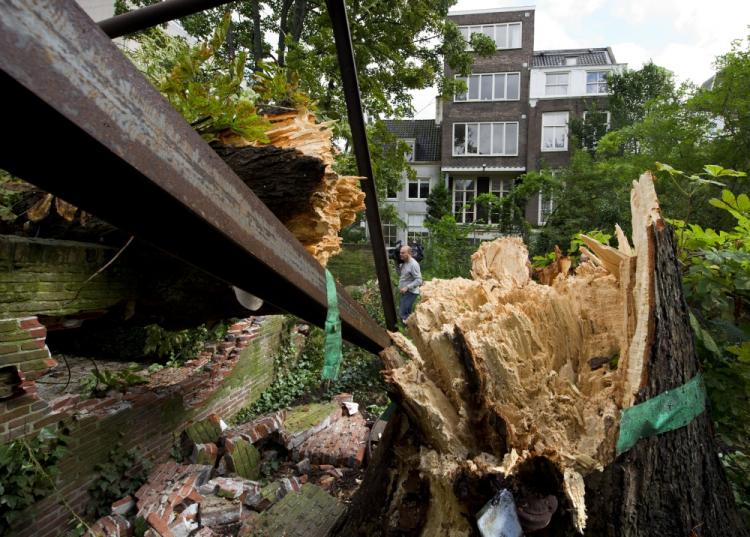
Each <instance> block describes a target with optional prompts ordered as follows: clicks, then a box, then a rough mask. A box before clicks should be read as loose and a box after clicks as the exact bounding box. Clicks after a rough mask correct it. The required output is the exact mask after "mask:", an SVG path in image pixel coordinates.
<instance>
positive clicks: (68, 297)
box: [0, 235, 134, 318]
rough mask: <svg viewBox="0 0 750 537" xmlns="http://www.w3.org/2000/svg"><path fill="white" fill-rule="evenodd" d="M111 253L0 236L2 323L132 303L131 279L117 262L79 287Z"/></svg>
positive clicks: (58, 242)
mask: <svg viewBox="0 0 750 537" xmlns="http://www.w3.org/2000/svg"><path fill="white" fill-rule="evenodd" d="M115 253H117V250H116V249H115V248H111V247H108V246H102V245H97V244H89V243H82V242H75V241H61V240H49V239H34V238H28V237H16V236H12V235H0V318H3V317H4V318H12V317H14V318H20V317H28V316H30V315H68V314H72V313H77V312H79V311H84V310H99V309H106V308H108V307H110V306H113V305H114V304H117V303H118V302H120V301H122V300H124V299H126V298H130V295H132V290H133V287H134V285H133V284H134V279H133V277H132V275H130V274H129V273H128V272H127V271H126V270H124V269H123V268H122V265H121V264H118V263H115V264H114V265H113V266H111V267H109V268H108V269H107V270H106V271H103V272H102V273H101V274H99V275H97V276H96V278H93V279H92V280H91V281H89V282H87V283H86V284H85V285H83V284H84V282H85V281H86V280H87V279H88V278H89V276H91V275H92V274H94V273H95V272H96V271H97V270H98V269H99V268H101V267H102V266H103V265H104V264H105V263H106V262H107V261H109V260H110V258H112V256H113V255H114V254H115Z"/></svg>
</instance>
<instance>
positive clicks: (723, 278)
mask: <svg viewBox="0 0 750 537" xmlns="http://www.w3.org/2000/svg"><path fill="white" fill-rule="evenodd" d="M705 169H706V174H707V175H708V176H710V177H735V176H737V175H738V173H737V172H734V171H732V170H724V169H723V168H721V167H718V166H706V167H705ZM673 173H678V172H673ZM710 203H711V205H713V206H714V207H716V208H718V209H721V210H723V211H726V212H727V213H729V214H730V215H731V216H732V217H733V218H734V220H735V223H736V225H735V226H734V227H733V228H731V229H730V230H719V231H716V230H714V229H711V228H703V227H701V226H699V225H697V224H690V223H686V222H684V221H682V220H672V221H671V223H672V225H674V227H675V230H676V235H677V239H678V254H679V259H680V261H681V264H682V273H683V287H684V289H685V297H686V299H687V301H688V305H689V306H690V308H691V314H690V324H691V326H692V328H693V332H694V333H695V335H696V340H697V341H698V343H699V345H698V351H699V356H700V358H701V361H702V364H703V369H704V371H705V379H706V388H707V391H708V395H709V399H710V401H711V417H712V418H713V419H714V421H715V422H716V425H717V432H718V433H719V435H720V436H721V439H722V441H723V444H724V445H725V446H726V449H725V455H724V456H723V457H722V462H723V463H724V465H725V468H726V469H727V474H728V476H729V478H730V481H731V483H732V486H733V488H734V493H735V497H736V498H737V502H738V505H739V506H740V508H741V509H743V511H744V513H745V516H746V519H748V520H750V509H749V508H748V507H750V489H748V486H747V469H748V464H749V463H750V460H749V459H748V457H747V455H746V453H749V452H750V451H749V450H750V198H748V196H747V194H739V195H737V196H735V195H734V194H733V193H732V192H730V191H729V190H726V189H724V190H723V191H722V194H721V199H718V198H712V199H711V200H710Z"/></svg>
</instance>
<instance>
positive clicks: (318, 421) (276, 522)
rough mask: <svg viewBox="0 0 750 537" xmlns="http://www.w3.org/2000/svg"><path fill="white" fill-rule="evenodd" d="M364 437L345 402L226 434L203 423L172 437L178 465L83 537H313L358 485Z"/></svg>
mask: <svg viewBox="0 0 750 537" xmlns="http://www.w3.org/2000/svg"><path fill="white" fill-rule="evenodd" d="M369 432H370V429H369V428H368V424H367V423H366V421H365V419H364V417H363V416H362V415H361V414H360V413H358V412H357V405H356V403H353V401H352V396H351V395H349V394H341V395H338V396H336V397H334V398H333V399H332V400H331V402H329V403H314V404H309V405H304V406H301V407H296V408H292V409H289V410H281V411H278V412H275V413H273V414H268V415H266V416H263V417H261V418H259V419H257V420H255V421H252V422H249V423H245V424H242V425H239V426H237V427H232V428H230V427H228V426H227V425H226V424H225V423H224V421H223V420H222V419H221V418H220V417H219V416H217V415H211V416H209V417H208V418H207V419H205V420H202V421H198V422H196V423H194V424H193V425H191V426H190V427H188V428H187V429H186V430H185V431H184V432H183V433H182V436H181V439H180V446H179V448H180V451H181V452H182V455H183V461H184V462H182V463H180V462H175V461H169V462H165V463H162V464H160V465H159V466H157V467H156V468H155V469H154V470H153V472H152V473H151V475H150V477H149V479H148V481H147V482H146V483H145V484H144V485H143V486H142V487H141V488H140V489H139V490H138V491H137V492H136V493H135V494H134V496H128V497H125V498H122V499H120V500H118V501H116V502H114V503H113V504H112V513H111V514H110V515H109V516H105V517H103V518H101V519H99V520H98V521H97V522H96V524H95V525H94V526H92V528H91V530H90V532H89V533H88V535H91V536H92V537H93V536H99V537H125V536H131V535H134V534H137V535H144V536H145V537H187V536H188V535H190V536H199V537H209V536H211V535H233V536H235V535H239V536H243V537H252V536H256V535H257V536H260V535H277V534H278V535H281V534H283V535H289V536H293V535H299V536H305V537H315V536H321V537H322V536H324V535H327V534H328V532H329V530H330V529H331V527H332V526H333V524H334V523H335V522H336V520H337V519H338V517H339V515H340V514H341V513H342V512H343V510H344V506H343V504H342V502H341V501H339V499H344V498H346V497H347V496H348V493H349V492H351V491H350V490H349V489H351V488H352V485H354V486H355V487H356V485H357V484H358V483H359V482H360V479H358V478H357V476H360V477H361V473H360V471H361V468H362V465H363V462H364V457H365V446H366V442H367V438H368V436H369ZM334 495H337V496H338V497H339V499H337V498H336V497H334Z"/></svg>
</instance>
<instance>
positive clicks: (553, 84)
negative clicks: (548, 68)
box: [544, 73, 570, 95]
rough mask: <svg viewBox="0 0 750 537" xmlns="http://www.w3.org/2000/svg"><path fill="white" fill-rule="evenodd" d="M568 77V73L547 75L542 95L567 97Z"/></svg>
mask: <svg viewBox="0 0 750 537" xmlns="http://www.w3.org/2000/svg"><path fill="white" fill-rule="evenodd" d="M569 76H570V73H547V82H546V84H545V86H544V94H545V95H567V94H568V78H569Z"/></svg>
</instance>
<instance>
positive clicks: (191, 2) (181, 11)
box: [97, 0, 234, 39]
mask: <svg viewBox="0 0 750 537" xmlns="http://www.w3.org/2000/svg"><path fill="white" fill-rule="evenodd" d="M233 1H234V0H164V1H163V2H158V3H156V4H153V5H151V6H147V7H142V8H140V9H136V10H133V11H130V12H128V13H123V14H122V15H116V16H114V17H110V18H109V19H105V20H103V21H100V22H98V23H97V24H99V27H100V28H101V29H102V30H104V33H105V34H107V35H108V36H109V37H111V38H112V39H114V38H115V37H122V36H123V35H127V34H132V33H135V32H139V31H141V30H145V29H146V28H151V27H152V26H156V25H157V24H164V23H165V22H169V21H171V20H174V19H179V18H181V17H185V16H187V15H192V14H193V13H198V12H199V11H205V10H206V9H211V8H212V7H218V6H221V5H224V4H229V3H230V2H233Z"/></svg>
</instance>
